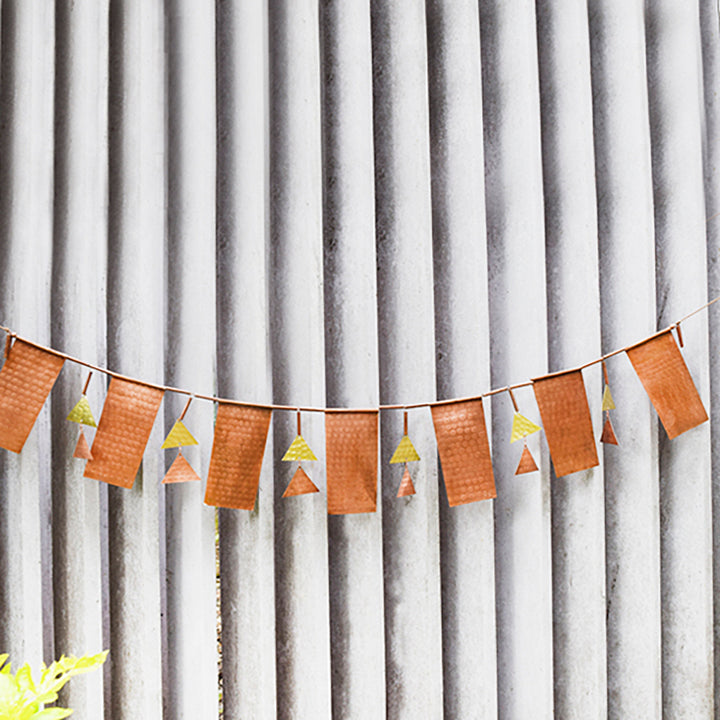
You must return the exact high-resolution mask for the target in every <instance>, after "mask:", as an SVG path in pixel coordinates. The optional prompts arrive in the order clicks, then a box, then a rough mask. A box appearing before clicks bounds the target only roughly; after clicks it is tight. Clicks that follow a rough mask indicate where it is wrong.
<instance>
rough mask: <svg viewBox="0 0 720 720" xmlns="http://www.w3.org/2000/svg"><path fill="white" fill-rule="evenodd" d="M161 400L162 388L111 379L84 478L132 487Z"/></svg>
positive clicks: (120, 379)
mask: <svg viewBox="0 0 720 720" xmlns="http://www.w3.org/2000/svg"><path fill="white" fill-rule="evenodd" d="M162 399H163V391H162V390H160V389H159V388H156V387H152V386H151V385H144V384H143V383H139V382H134V381H132V380H125V379H123V378H112V380H110V387H109V388H108V392H107V396H106V397H105V404H104V405H103V409H102V415H100V422H99V423H98V429H97V433H95V440H94V441H93V444H92V449H91V452H92V460H88V462H87V464H86V465H85V477H87V478H92V479H93V480H102V481H103V482H106V483H109V484H110V485H118V486H119V487H124V488H131V487H132V486H133V484H134V483H135V476H136V475H137V472H138V470H139V469H140V463H141V462H142V459H143V454H144V452H145V446H146V445H147V442H148V440H149V438H150V433H151V432H152V428H153V424H154V423H155V416H156V415H157V413H158V410H159V409H160V403H161V402H162Z"/></svg>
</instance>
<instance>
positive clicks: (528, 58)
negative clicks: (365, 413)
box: [480, 0, 553, 718]
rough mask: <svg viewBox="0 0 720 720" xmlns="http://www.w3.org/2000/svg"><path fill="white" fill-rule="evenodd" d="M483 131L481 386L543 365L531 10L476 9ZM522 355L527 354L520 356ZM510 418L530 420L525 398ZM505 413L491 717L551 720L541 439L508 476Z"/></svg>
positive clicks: (500, 425)
mask: <svg viewBox="0 0 720 720" xmlns="http://www.w3.org/2000/svg"><path fill="white" fill-rule="evenodd" d="M480 29H481V31H482V57H483V117H484V125H485V187H486V193H485V194H486V203H487V233H488V266H489V272H488V276H489V278H488V279H489V287H490V336H491V361H492V368H491V379H492V384H493V386H494V387H498V386H503V385H507V384H510V383H514V382H522V381H524V380H527V379H528V378H531V377H537V376H538V375H541V374H543V373H544V372H545V371H546V369H547V365H546V357H547V340H546V311H545V308H546V293H545V243H544V222H543V189H542V163H541V155H540V107H539V88H538V64H537V62H538V60H537V46H536V29H535V10H534V4H533V3H530V2H527V1H526V0H517V1H515V2H509V3H497V4H496V5H495V6H490V5H487V6H483V7H481V11H480ZM530 348H532V351H529V350H530ZM517 399H518V402H519V405H520V412H522V413H523V414H525V415H527V416H529V417H530V418H533V419H535V420H538V414H537V410H536V408H535V403H534V401H533V398H532V392H530V391H529V390H527V389H524V390H521V391H518V393H517ZM511 411H512V405H511V403H510V400H509V398H508V397H507V396H506V395H501V396H496V397H495V398H494V400H493V437H494V444H493V460H494V465H495V468H496V475H497V486H498V498H497V500H496V502H495V547H496V551H495V572H496V577H497V580H496V593H497V598H496V608H497V628H498V711H499V716H500V717H501V718H521V717H536V718H550V717H552V714H553V694H552V607H551V575H550V567H551V566H550V494H549V491H550V487H549V463H548V458H547V453H546V452H545V451H544V450H543V452H542V454H541V451H540V437H539V435H537V434H536V435H534V436H532V437H530V438H529V440H528V446H529V447H530V450H531V452H532V453H533V455H534V457H535V459H536V461H537V462H538V464H539V467H540V471H539V472H537V473H533V474H531V475H523V476H514V472H515V469H516V467H517V463H518V460H519V457H520V449H521V448H520V447H518V444H513V445H510V444H509V443H508V438H509V437H510V428H511Z"/></svg>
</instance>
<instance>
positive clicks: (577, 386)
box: [533, 370, 598, 477]
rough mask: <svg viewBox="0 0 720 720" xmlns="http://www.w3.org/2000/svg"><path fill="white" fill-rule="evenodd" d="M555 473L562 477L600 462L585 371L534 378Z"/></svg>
mask: <svg viewBox="0 0 720 720" xmlns="http://www.w3.org/2000/svg"><path fill="white" fill-rule="evenodd" d="M533 390H534V391H535V399H536V400H537V404H538V409H539V410H540V417H541V418H542V424H543V429H544V430H545V437H546V438H547V442H548V447H549V448H550V457H551V458H552V461H553V466H554V467H555V475H556V476H557V477H562V476H563V475H569V474H570V473H574V472H578V471H580V470H587V469H588V468H591V467H595V466H596V465H597V464H598V455H597V447H596V445H595V435H594V433H593V426H592V418H591V417H590V408H589V406H588V401H587V395H586V393H585V383H584V382H583V377H582V371H580V370H572V371H570V372H566V373H562V374H558V375H551V376H548V377H544V378H538V379H536V380H533Z"/></svg>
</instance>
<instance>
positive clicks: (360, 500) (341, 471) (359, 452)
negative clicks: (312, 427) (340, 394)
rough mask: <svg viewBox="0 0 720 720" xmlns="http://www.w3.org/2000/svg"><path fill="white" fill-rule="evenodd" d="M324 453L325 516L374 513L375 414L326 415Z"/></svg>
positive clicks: (375, 498) (375, 484)
mask: <svg viewBox="0 0 720 720" xmlns="http://www.w3.org/2000/svg"><path fill="white" fill-rule="evenodd" d="M325 453H326V456H327V462H326V467H327V509H328V513H330V515H346V514H348V513H363V512H375V510H376V506H377V460H378V412H377V411H372V412H358V411H354V412H353V411H351V410H350V411H347V412H345V411H343V412H338V411H333V412H326V413H325Z"/></svg>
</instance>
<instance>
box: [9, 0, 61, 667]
mask: <svg viewBox="0 0 720 720" xmlns="http://www.w3.org/2000/svg"><path fill="white" fill-rule="evenodd" d="M54 30H55V15H54V8H53V7H51V6H49V5H47V4H43V3H32V4H31V3H25V2H22V1H18V2H14V1H13V2H5V3H4V4H3V7H2V35H3V39H2V53H3V54H2V91H1V93H2V94H1V95H0V114H1V115H2V118H3V123H2V134H1V135H0V143H1V144H0V155H1V157H2V162H0V248H1V249H0V267H2V272H3V282H2V284H1V286H0V322H2V324H3V325H9V326H10V327H11V328H12V329H13V330H15V331H17V332H18V333H20V334H24V335H26V336H27V337H29V338H31V339H33V340H36V341H38V342H48V341H49V339H50V319H49V314H50V292H49V290H50V272H51V261H52V221H53V216H52V192H53V156H52V137H53V87H54V84H53V75H54V67H53V52H54V45H55V43H54ZM49 418H50V413H49V408H48V407H47V406H45V408H44V410H43V411H42V412H41V414H40V417H39V420H38V422H37V423H36V425H35V428H34V429H33V431H32V432H31V434H30V437H29V438H28V441H27V442H26V444H25V447H24V450H23V452H22V455H20V456H16V455H13V454H11V453H9V452H7V451H5V450H0V454H1V457H0V528H1V529H0V533H1V539H0V548H1V550H0V614H2V618H3V621H2V623H1V624H0V625H1V626H0V646H2V648H3V652H8V653H10V655H11V657H12V659H13V664H14V665H15V666H16V667H17V665H18V664H19V663H22V662H24V661H28V662H30V663H34V664H35V665H37V663H38V662H39V661H40V660H43V659H46V656H49V655H51V654H52V653H53V652H54V648H53V643H52V635H53V633H52V621H53V618H52V614H53V609H52V585H51V563H52V548H51V538H50V523H49V522H48V521H47V519H48V517H49V515H50V481H49V474H50V432H49V430H50V427H49Z"/></svg>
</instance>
